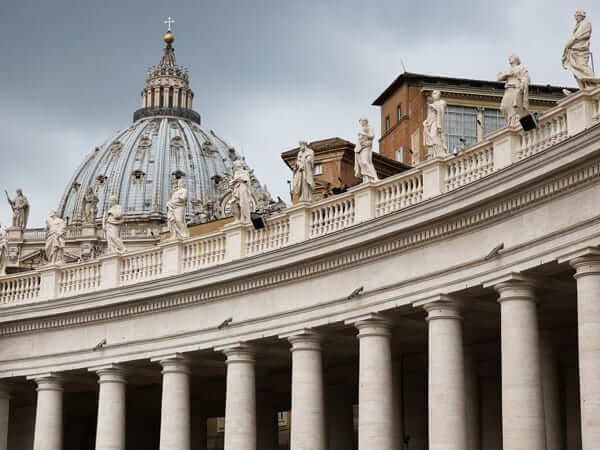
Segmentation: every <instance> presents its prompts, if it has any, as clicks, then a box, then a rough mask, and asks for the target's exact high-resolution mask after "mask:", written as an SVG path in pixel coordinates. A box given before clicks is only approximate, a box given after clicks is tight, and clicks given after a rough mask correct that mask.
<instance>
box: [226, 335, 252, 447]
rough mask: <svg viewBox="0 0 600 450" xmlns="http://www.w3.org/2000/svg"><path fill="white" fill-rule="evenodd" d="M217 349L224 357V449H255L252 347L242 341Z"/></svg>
mask: <svg viewBox="0 0 600 450" xmlns="http://www.w3.org/2000/svg"><path fill="white" fill-rule="evenodd" d="M220 350H222V351H223V353H225V355H226V356H227V361H226V364H227V392H226V398H225V450H256V375H255V372H254V370H255V367H254V350H253V349H252V348H251V347H250V346H248V345H245V344H238V345H235V346H231V347H226V348H222V349H220Z"/></svg>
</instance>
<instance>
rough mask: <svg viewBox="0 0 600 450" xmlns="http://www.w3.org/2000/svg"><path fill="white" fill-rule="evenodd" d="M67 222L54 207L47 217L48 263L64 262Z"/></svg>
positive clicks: (46, 246) (46, 249)
mask: <svg viewBox="0 0 600 450" xmlns="http://www.w3.org/2000/svg"><path fill="white" fill-rule="evenodd" d="M66 234H67V223H66V222H65V221H64V220H63V219H62V218H61V217H60V216H59V215H58V212H57V211H56V210H55V209H53V210H52V211H50V214H49V215H48V218H47V219H46V245H45V251H46V259H47V260H48V264H62V263H64V262H65V261H64V256H65V237H66Z"/></svg>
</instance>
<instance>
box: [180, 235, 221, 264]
mask: <svg viewBox="0 0 600 450" xmlns="http://www.w3.org/2000/svg"><path fill="white" fill-rule="evenodd" d="M226 242H227V241H226V238H225V235H224V234H222V233H221V234H217V235H215V236H205V237H202V238H201V239H199V238H194V239H193V240H191V241H188V242H186V243H185V244H184V245H183V271H184V272H189V271H192V270H196V269H200V268H202V267H207V266H212V265H215V264H219V263H221V262H223V261H224V260H225V248H226V247H225V245H226Z"/></svg>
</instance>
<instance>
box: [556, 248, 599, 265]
mask: <svg viewBox="0 0 600 450" xmlns="http://www.w3.org/2000/svg"><path fill="white" fill-rule="evenodd" d="M557 261H558V263H559V264H563V263H569V264H570V265H571V267H573V268H574V269H575V270H577V267H578V266H582V265H583V266H585V265H586V264H590V265H598V264H600V249H598V248H596V247H585V248H583V249H578V250H575V251H572V252H569V253H566V254H564V255H563V256H561V257H559V258H558V259H557Z"/></svg>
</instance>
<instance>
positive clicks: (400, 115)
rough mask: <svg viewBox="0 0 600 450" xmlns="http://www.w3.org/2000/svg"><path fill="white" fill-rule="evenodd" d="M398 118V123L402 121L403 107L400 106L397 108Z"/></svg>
mask: <svg viewBox="0 0 600 450" xmlns="http://www.w3.org/2000/svg"><path fill="white" fill-rule="evenodd" d="M396 117H397V118H398V122H400V121H401V120H402V105H398V107H397V108H396Z"/></svg>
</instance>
